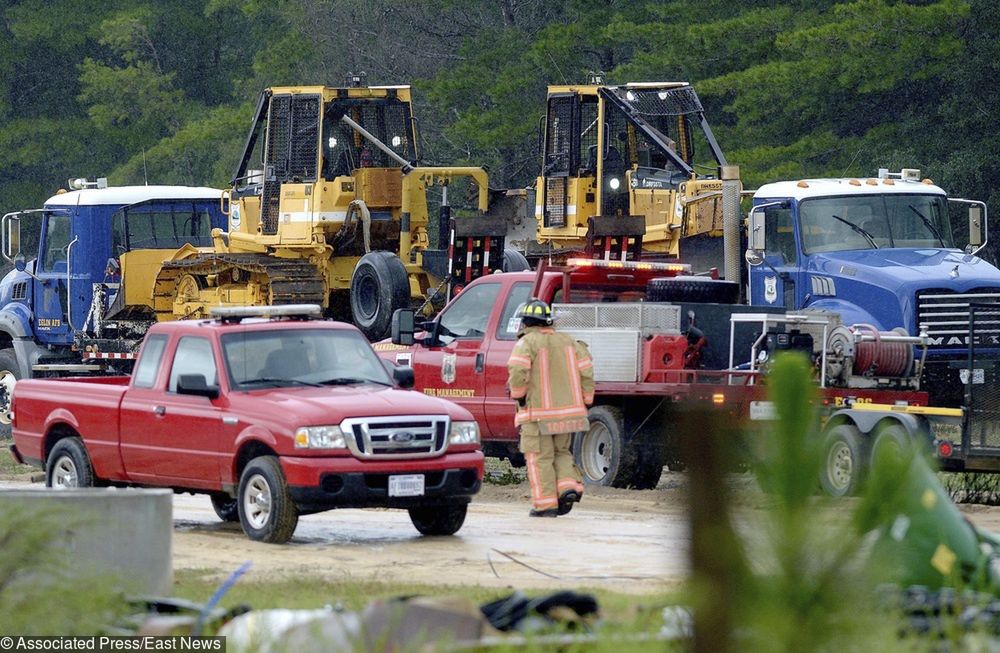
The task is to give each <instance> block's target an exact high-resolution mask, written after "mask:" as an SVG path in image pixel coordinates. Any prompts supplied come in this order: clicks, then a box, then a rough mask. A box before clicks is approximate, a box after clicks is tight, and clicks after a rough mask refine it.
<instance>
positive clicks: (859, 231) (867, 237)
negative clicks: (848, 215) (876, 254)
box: [833, 215, 878, 249]
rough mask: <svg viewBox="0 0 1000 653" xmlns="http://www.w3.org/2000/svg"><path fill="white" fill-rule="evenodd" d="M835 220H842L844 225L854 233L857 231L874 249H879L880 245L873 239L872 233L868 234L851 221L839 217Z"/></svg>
mask: <svg viewBox="0 0 1000 653" xmlns="http://www.w3.org/2000/svg"><path fill="white" fill-rule="evenodd" d="M833 219H834V220H840V221H841V222H843V223H844V224H846V225H847V226H848V227H850V228H851V229H853V230H854V231H856V232H858V233H859V234H861V235H862V236H864V237H865V240H867V241H868V242H869V243H870V244H871V246H872V247H874V248H875V249H878V243H876V242H875V238H874V237H872V235H871V234H870V233H868V232H867V231H865V230H864V229H862V228H861V227H859V226H858V225H856V224H854V223H853V222H851V221H850V220H845V219H843V218H842V217H840V216H839V215H835V216H833Z"/></svg>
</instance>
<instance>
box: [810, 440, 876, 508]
mask: <svg viewBox="0 0 1000 653" xmlns="http://www.w3.org/2000/svg"><path fill="white" fill-rule="evenodd" d="M865 463H866V459H865V453H864V441H863V439H862V437H861V432H860V431H858V429H857V428H855V427H854V426H853V425H851V424H838V425H837V426H834V427H833V428H831V429H830V430H829V432H828V433H827V435H826V439H825V440H824V441H823V467H822V469H821V471H820V478H819V482H820V486H821V487H822V488H823V491H824V492H826V493H827V494H829V495H830V496H832V497H845V496H850V495H852V494H857V492H858V489H859V488H860V487H861V481H862V478H863V475H864V469H865Z"/></svg>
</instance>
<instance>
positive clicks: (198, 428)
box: [121, 336, 223, 489]
mask: <svg viewBox="0 0 1000 653" xmlns="http://www.w3.org/2000/svg"><path fill="white" fill-rule="evenodd" d="M148 348H149V345H148V344H147V345H146V346H144V347H143V352H142V354H141V356H140V359H139V362H138V364H137V366H136V373H135V376H136V379H135V380H134V381H133V386H132V387H130V388H129V389H128V390H127V391H126V392H125V397H124V398H123V399H122V408H121V412H122V415H121V420H122V421H121V423H122V434H121V442H122V458H123V462H124V463H125V470H126V473H127V474H128V475H129V477H130V478H132V479H134V480H136V481H139V482H142V483H148V484H150V485H181V486H183V487H191V488H205V489H213V488H217V487H218V486H219V483H220V472H219V457H220V456H221V455H222V454H221V452H220V438H221V432H222V413H223V410H222V408H221V407H220V406H221V403H222V399H221V398H219V399H214V400H213V399H209V398H207V397H200V396H193V395H182V394H177V379H178V377H179V376H180V375H182V374H201V375H204V376H205V379H206V381H207V383H208V384H209V385H217V384H218V382H219V380H218V373H217V370H218V365H217V362H216V358H215V353H214V347H213V346H212V342H211V340H209V339H208V338H201V337H197V336H183V337H181V338H180V339H179V340H178V341H177V343H176V347H175V348H174V351H173V355H172V357H170V362H169V365H161V367H165V368H166V369H164V370H162V371H161V372H159V373H157V374H156V377H157V383H156V384H155V387H151V388H142V387H136V386H137V384H138V383H139V381H140V378H139V375H140V373H142V369H141V366H142V365H143V364H144V359H145V357H146V355H147V352H146V350H147V349H148ZM150 353H152V352H150Z"/></svg>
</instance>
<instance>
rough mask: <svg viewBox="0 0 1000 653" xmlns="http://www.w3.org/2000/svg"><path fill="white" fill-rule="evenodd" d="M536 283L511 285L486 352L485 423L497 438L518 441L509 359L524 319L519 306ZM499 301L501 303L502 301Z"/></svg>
mask: <svg viewBox="0 0 1000 653" xmlns="http://www.w3.org/2000/svg"><path fill="white" fill-rule="evenodd" d="M531 286H532V282H530V281H518V282H517V283H514V284H512V285H510V286H509V291H508V292H507V293H506V297H507V298H506V299H505V300H503V309H502V310H501V311H500V319H499V320H497V323H496V326H495V327H493V338H492V339H491V340H490V343H489V350H488V351H487V352H486V399H485V402H484V406H483V412H484V413H485V414H486V424H485V425H481V426H484V427H485V428H486V429H487V430H488V432H489V435H490V437H492V438H494V439H497V440H517V439H518V432H517V427H516V426H514V414H515V413H516V412H517V404H516V403H515V402H514V401H513V400H512V399H511V398H510V396H509V394H508V392H507V359H509V358H510V352H511V350H512V349H514V344H515V343H516V342H517V332H518V331H519V330H520V328H521V321H520V320H519V319H518V317H517V311H518V309H519V308H520V307H521V306H523V305H524V304H525V303H526V302H527V301H528V295H530V294H531ZM498 304H499V302H498Z"/></svg>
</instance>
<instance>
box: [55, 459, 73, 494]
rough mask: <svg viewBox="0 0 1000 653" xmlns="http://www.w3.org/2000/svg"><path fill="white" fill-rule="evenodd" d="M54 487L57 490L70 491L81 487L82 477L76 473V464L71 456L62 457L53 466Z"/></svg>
mask: <svg viewBox="0 0 1000 653" xmlns="http://www.w3.org/2000/svg"><path fill="white" fill-rule="evenodd" d="M52 487H53V488H55V489H56V490H68V489H70V488H77V487H80V477H79V475H78V474H77V471H76V463H74V462H73V459H72V458H70V457H69V456H62V457H60V458H59V459H58V460H56V462H55V464H54V465H53V466H52Z"/></svg>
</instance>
